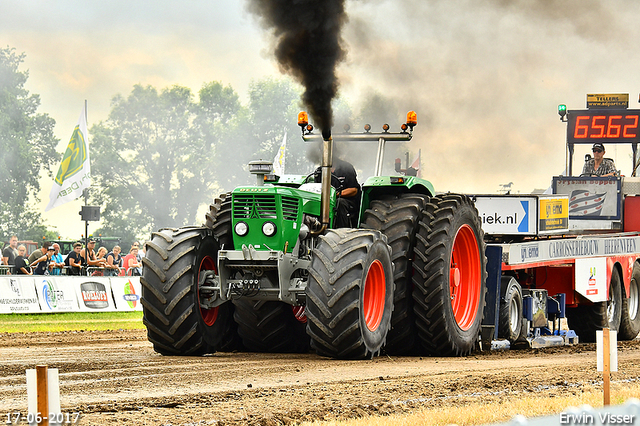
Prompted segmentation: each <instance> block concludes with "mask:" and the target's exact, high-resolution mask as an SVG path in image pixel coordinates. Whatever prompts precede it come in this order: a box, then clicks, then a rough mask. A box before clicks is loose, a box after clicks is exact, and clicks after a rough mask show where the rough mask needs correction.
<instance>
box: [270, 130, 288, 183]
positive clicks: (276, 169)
mask: <svg viewBox="0 0 640 426" xmlns="http://www.w3.org/2000/svg"><path fill="white" fill-rule="evenodd" d="M286 148H287V131H286V130H285V131H284V137H283V138H282V145H280V148H278V152H276V156H275V157H274V158H273V174H275V175H278V176H282V175H284V153H285V150H286Z"/></svg>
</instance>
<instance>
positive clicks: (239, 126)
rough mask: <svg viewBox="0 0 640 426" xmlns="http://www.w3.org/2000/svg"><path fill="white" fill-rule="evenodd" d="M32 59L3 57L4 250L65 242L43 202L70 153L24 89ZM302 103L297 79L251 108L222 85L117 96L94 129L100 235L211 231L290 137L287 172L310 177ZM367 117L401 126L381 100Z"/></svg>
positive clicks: (266, 85)
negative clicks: (226, 198)
mask: <svg viewBox="0 0 640 426" xmlns="http://www.w3.org/2000/svg"><path fill="white" fill-rule="evenodd" d="M24 59H25V54H24V53H22V54H18V53H16V51H15V49H14V48H10V47H7V48H3V49H0V150H1V152H2V154H0V238H3V240H2V241H6V240H7V238H8V236H10V235H13V234H17V235H19V236H20V238H23V239H32V240H35V241H39V240H41V239H42V238H43V237H44V238H47V239H49V240H52V239H56V238H57V233H56V232H55V230H51V229H48V228H47V226H46V224H45V223H46V222H45V221H44V220H43V217H42V214H41V213H40V212H38V211H37V210H36V209H35V207H34V204H35V203H34V200H37V196H38V192H39V191H40V177H41V176H42V175H46V176H47V177H48V178H51V179H53V173H54V172H55V171H56V170H57V167H58V165H59V164H60V160H61V156H62V153H58V152H57V151H56V146H57V145H58V143H59V139H57V138H56V137H55V136H54V133H53V129H54V126H55V120H54V119H53V118H52V117H50V116H49V114H47V113H40V112H38V107H39V105H40V98H39V96H38V95H37V94H31V93H29V91H28V90H26V89H25V83H26V81H27V79H28V75H29V74H28V71H22V70H21V69H20V65H21V64H22V63H23V62H24ZM300 94H301V88H300V87H299V86H297V85H296V84H294V83H293V82H292V80H290V79H288V78H282V79H275V78H265V79H262V80H259V81H253V82H252V83H251V84H250V86H249V90H248V103H247V104H243V102H241V100H240V96H239V95H238V93H237V92H236V91H235V90H234V89H233V88H232V87H231V86H230V85H226V86H225V85H223V84H222V83H221V82H218V81H211V82H208V83H204V84H203V85H202V87H201V88H200V90H199V91H198V92H197V93H194V92H193V91H192V90H191V89H190V88H187V87H184V86H179V85H175V86H172V87H168V88H163V89H160V90H158V89H157V88H155V87H153V86H149V85H147V86H144V85H135V86H133V88H132V90H131V92H130V93H129V94H128V95H127V96H123V95H120V94H118V95H115V96H114V97H113V98H112V101H111V111H110V113H109V116H108V118H107V119H106V120H104V121H100V122H98V123H94V124H92V125H90V126H89V140H90V147H89V149H90V153H91V163H92V164H91V174H92V185H91V189H90V191H89V203H90V204H92V205H98V206H100V207H101V218H102V227H101V228H100V229H97V230H95V231H94V232H93V234H94V235H98V234H102V235H106V236H117V237H120V238H121V239H122V241H134V240H138V239H142V240H145V239H147V238H148V237H149V235H150V233H151V232H152V231H155V230H157V229H159V228H162V227H179V226H184V225H189V224H200V223H202V222H203V221H204V216H203V217H198V216H197V214H198V210H199V209H200V210H201V211H202V210H203V206H208V205H209V204H210V203H211V202H212V201H213V199H214V198H215V197H216V196H217V195H218V194H220V193H222V192H226V191H230V190H231V189H233V188H235V187H237V186H239V185H245V184H253V183H254V182H255V178H254V177H253V176H251V175H250V174H249V173H248V168H247V163H248V162H249V161H251V160H256V159H264V160H272V159H273V157H274V155H275V153H276V150H277V149H278V147H279V146H280V144H281V142H282V139H283V137H284V135H285V132H286V134H287V151H286V172H287V173H292V174H305V173H309V172H310V171H311V170H312V169H313V167H314V166H315V165H316V164H318V162H319V157H315V158H314V157H312V156H310V155H309V152H311V151H313V148H314V147H309V146H308V145H306V144H305V143H304V142H303V141H302V139H301V137H300V128H299V127H298V126H297V123H296V117H297V113H298V112H299V111H300V110H301V109H304V107H303V106H302V105H301V103H300ZM334 111H335V115H336V117H337V118H336V123H346V122H351V121H352V117H353V113H352V110H351V107H350V106H349V105H348V103H347V102H346V101H344V100H342V99H338V100H337V101H336V102H335V107H334ZM362 111H363V114H366V116H367V117H368V118H370V119H371V118H373V120H374V122H375V120H376V119H378V117H383V116H391V117H397V115H396V113H395V111H396V109H395V108H394V107H393V105H392V104H391V103H389V102H387V101H386V100H385V99H384V97H382V96H380V95H378V94H375V93H374V94H372V95H371V97H370V98H368V99H367V100H365V102H364V106H363V108H362ZM394 119H395V118H394ZM379 121H380V122H382V121H383V119H382V118H379ZM69 131H71V129H70V130H69ZM316 155H317V153H316ZM361 155H362V154H360V153H359V154H358V156H361ZM78 220H80V219H78Z"/></svg>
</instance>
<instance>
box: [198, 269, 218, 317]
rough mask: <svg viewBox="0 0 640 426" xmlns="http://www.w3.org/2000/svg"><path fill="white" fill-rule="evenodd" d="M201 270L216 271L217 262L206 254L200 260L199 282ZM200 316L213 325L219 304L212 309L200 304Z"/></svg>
mask: <svg viewBox="0 0 640 426" xmlns="http://www.w3.org/2000/svg"><path fill="white" fill-rule="evenodd" d="M201 271H216V273H217V269H216V262H215V261H214V260H213V259H212V258H211V257H209V256H205V257H204V258H203V259H202V261H201V262H200V269H198V282H200V272H201ZM198 305H200V287H198ZM200 316H201V317H202V320H203V321H204V323H205V324H206V325H207V326H212V325H213V324H214V323H215V322H216V320H217V319H218V306H216V307H215V308H211V309H206V308H203V307H202V306H200Z"/></svg>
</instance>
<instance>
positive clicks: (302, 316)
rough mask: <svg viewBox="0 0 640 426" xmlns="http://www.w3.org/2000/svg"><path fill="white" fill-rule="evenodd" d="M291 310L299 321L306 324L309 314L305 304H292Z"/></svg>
mask: <svg viewBox="0 0 640 426" xmlns="http://www.w3.org/2000/svg"><path fill="white" fill-rule="evenodd" d="M291 310H292V311H293V316H294V317H295V319H296V320H298V321H299V322H301V323H303V324H306V323H307V314H306V309H305V306H292V307H291Z"/></svg>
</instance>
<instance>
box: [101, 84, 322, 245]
mask: <svg viewBox="0 0 640 426" xmlns="http://www.w3.org/2000/svg"><path fill="white" fill-rule="evenodd" d="M249 96H250V101H249V106H248V107H243V106H242V105H241V103H240V100H239V96H238V95H237V93H236V92H235V91H234V90H233V89H232V88H231V87H230V86H226V87H225V86H223V85H222V84H221V83H219V82H210V83H206V84H204V85H203V86H202V88H201V89H200V91H199V92H198V100H197V101H195V100H194V97H193V94H192V93H191V91H190V90H189V89H188V88H185V87H180V86H173V87H171V88H168V89H164V90H162V91H161V92H158V91H157V90H156V89H155V88H153V87H151V86H147V87H143V86H140V85H136V86H134V88H133V90H132V92H131V93H130V94H129V96H128V97H127V98H125V97H123V96H120V95H118V96H116V97H114V98H113V101H112V105H113V107H112V111H111V113H110V115H109V119H108V120H107V121H106V122H101V123H98V124H96V125H94V126H92V128H91V130H90V134H91V139H92V143H91V156H92V162H93V164H92V175H93V176H94V183H93V185H92V189H91V192H90V197H91V200H92V203H93V204H99V205H101V215H102V218H103V227H102V228H100V232H101V233H102V234H103V235H117V236H119V237H121V238H122V239H123V241H133V240H134V239H136V238H139V239H143V240H144V239H147V238H148V236H149V235H150V233H151V232H152V231H154V230H156V229H159V228H162V227H167V226H170V227H175V226H182V225H187V224H194V223H195V224H198V223H202V222H203V219H204V218H197V217H196V216H195V214H196V212H197V211H198V208H199V207H201V206H203V205H208V204H209V203H211V202H212V201H213V199H214V198H215V196H217V195H218V194H219V193H221V192H226V191H229V190H231V189H233V188H235V187H236V186H238V185H244V184H250V183H253V182H254V178H253V176H251V175H250V174H249V173H248V172H247V163H248V162H249V161H251V160H256V159H259V158H262V159H269V160H271V159H273V157H274V156H275V153H276V150H277V149H278V148H279V146H280V143H281V142H282V138H283V136H284V133H285V131H287V132H288V143H287V163H286V166H287V170H286V171H287V173H305V172H308V170H309V169H310V167H311V166H310V165H309V163H308V162H307V161H306V160H305V155H304V150H305V147H304V143H303V142H302V140H301V138H300V137H299V136H298V132H299V129H298V128H297V125H296V121H295V117H296V115H297V112H298V106H297V105H298V102H299V101H298V99H299V96H300V93H299V90H297V89H296V88H295V87H294V86H293V84H292V83H291V82H290V81H289V80H273V79H267V80H264V81H260V82H257V83H253V84H252V86H251V89H250V95H249ZM301 170H302V171H301Z"/></svg>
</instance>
